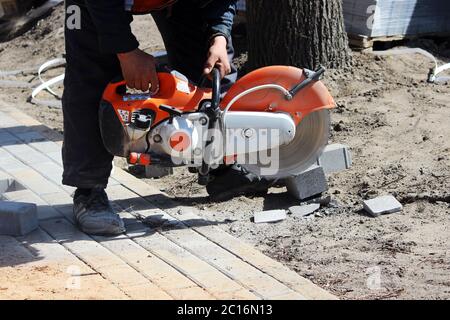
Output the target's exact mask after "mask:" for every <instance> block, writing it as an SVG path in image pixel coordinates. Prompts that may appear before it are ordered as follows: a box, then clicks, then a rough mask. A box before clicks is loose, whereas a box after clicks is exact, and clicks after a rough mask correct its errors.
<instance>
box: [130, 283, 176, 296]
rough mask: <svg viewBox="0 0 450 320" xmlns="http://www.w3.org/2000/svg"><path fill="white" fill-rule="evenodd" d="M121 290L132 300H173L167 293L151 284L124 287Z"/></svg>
mask: <svg viewBox="0 0 450 320" xmlns="http://www.w3.org/2000/svg"><path fill="white" fill-rule="evenodd" d="M123 290H124V291H125V293H126V294H127V295H128V296H129V297H130V298H131V299H133V300H173V298H172V297H171V296H170V295H169V294H168V293H166V292H164V291H161V290H160V289H159V288H158V287H156V286H155V285H153V284H143V285H137V286H130V287H124V288H123Z"/></svg>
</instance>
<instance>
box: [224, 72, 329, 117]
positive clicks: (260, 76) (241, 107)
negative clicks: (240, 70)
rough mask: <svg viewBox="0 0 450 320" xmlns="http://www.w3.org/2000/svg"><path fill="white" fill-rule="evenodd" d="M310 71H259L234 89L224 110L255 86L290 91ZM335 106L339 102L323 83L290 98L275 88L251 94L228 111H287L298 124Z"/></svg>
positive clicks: (318, 82)
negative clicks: (320, 111)
mask: <svg viewBox="0 0 450 320" xmlns="http://www.w3.org/2000/svg"><path fill="white" fill-rule="evenodd" d="M307 72H309V70H306V69H304V70H302V69H299V68H295V67H289V66H270V67H265V68H261V69H258V70H255V71H253V72H251V73H249V74H247V75H246V76H244V77H242V78H241V79H240V80H238V81H237V82H236V83H235V84H234V85H233V86H232V87H231V88H230V90H229V91H228V93H227V94H226V95H225V97H224V98H223V100H222V102H221V107H222V109H224V108H225V107H227V106H229V104H230V102H232V101H233V99H234V98H235V97H237V96H239V95H241V94H242V93H243V92H245V91H248V90H251V89H252V88H255V87H260V86H274V87H276V86H278V87H281V88H284V89H286V91H287V92H288V91H289V90H291V89H292V88H294V87H295V86H297V85H298V84H299V83H302V82H304V81H305V80H307V78H308V77H307ZM335 106H336V103H335V101H334V99H333V97H332V96H331V94H330V93H329V91H328V89H327V88H326V87H325V85H324V84H323V83H322V82H321V81H315V82H314V83H312V84H311V85H309V86H307V87H305V88H304V89H302V90H301V91H299V92H298V93H296V94H295V95H294V96H292V97H291V98H290V99H287V98H286V95H284V94H283V93H282V92H280V90H277V89H275V88H267V89H264V90H258V91H254V92H251V93H249V94H247V95H245V96H243V97H242V98H240V99H239V100H237V101H236V102H234V103H233V104H232V105H231V106H230V107H229V109H228V110H227V111H265V112H284V113H289V114H290V115H291V116H292V119H293V120H294V122H295V124H296V125H298V124H299V123H300V122H301V121H302V119H304V118H305V117H306V116H308V114H310V113H312V112H315V111H319V110H323V109H332V108H334V107H335Z"/></svg>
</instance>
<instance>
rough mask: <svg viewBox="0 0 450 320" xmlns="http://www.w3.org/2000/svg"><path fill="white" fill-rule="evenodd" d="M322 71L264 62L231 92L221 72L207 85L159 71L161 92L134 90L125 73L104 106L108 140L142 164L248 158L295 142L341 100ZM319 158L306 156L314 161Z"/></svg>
mask: <svg viewBox="0 0 450 320" xmlns="http://www.w3.org/2000/svg"><path fill="white" fill-rule="evenodd" d="M322 73H323V71H316V72H313V71H309V70H302V69H298V68H294V67H287V66H272V67H266V68H262V69H259V70H256V71H254V72H251V73H249V74H247V75H246V76H244V77H243V78H241V79H240V80H238V81H237V82H236V83H235V84H234V85H233V86H232V87H231V88H230V90H229V91H228V92H227V94H226V95H225V97H224V98H223V99H220V93H219V91H220V90H219V85H220V79H218V78H217V77H218V73H217V72H216V73H215V77H214V81H213V88H212V89H210V88H200V87H198V86H196V85H194V84H193V83H191V82H190V81H189V80H188V79H187V78H186V77H184V76H183V75H181V74H179V73H178V72H161V73H158V78H159V83H160V90H159V92H158V93H157V94H155V95H153V96H151V95H150V94H149V93H144V94H142V93H138V94H136V93H130V92H128V91H127V88H126V85H125V82H124V81H123V80H121V81H116V82H111V83H110V84H109V85H108V86H107V88H106V89H105V91H104V94H103V99H102V102H101V105H100V109H99V119H100V130H101V134H102V138H103V141H104V145H105V147H106V148H107V150H108V151H109V152H110V153H111V154H113V155H115V156H120V157H126V158H128V159H129V161H130V162H131V163H134V164H142V165H150V164H156V163H158V164H162V165H165V166H181V165H187V166H189V167H193V168H196V169H197V170H198V172H199V173H200V174H201V175H207V174H208V171H209V170H210V169H211V168H215V167H217V166H218V165H220V164H222V163H223V162H224V161H225V162H226V163H230V161H231V162H237V163H240V164H242V165H244V162H245V160H244V159H246V157H248V156H249V155H253V154H256V153H258V152H262V151H267V152H269V153H270V152H271V151H273V150H283V148H285V147H286V146H289V145H290V144H293V143H294V141H295V139H296V137H297V136H298V132H299V128H300V126H301V123H302V121H303V120H304V119H307V118H308V117H309V116H310V114H312V113H315V112H321V111H324V110H328V109H331V108H333V107H334V106H335V102H334V100H333V98H332V97H331V95H330V94H329V92H328V90H327V89H326V87H325V86H324V85H323V84H322V83H321V82H320V81H319V79H318V78H319V77H320V75H321V74H322ZM322 147H323V146H322ZM312 148H316V149H319V148H320V146H317V147H314V146H313V147H312ZM313 151H315V150H313ZM318 151H321V150H318ZM289 153H291V151H289ZM293 156H299V155H293ZM290 157H291V156H290ZM310 157H311V156H310ZM300 158H301V155H300V156H299V159H300ZM230 159H231V160H230ZM314 160H315V159H302V161H303V162H305V163H307V164H311V163H312V162H313V161H314ZM294 161H295V160H294ZM248 168H249V169H250V170H251V171H258V169H254V168H259V167H258V165H257V166H256V167H255V166H250V165H249V166H248ZM295 170H299V168H295ZM295 170H285V172H284V173H282V175H283V176H289V175H293V174H295V172H291V171H295ZM255 173H257V174H258V175H260V176H271V174H267V173H266V174H265V173H264V172H262V171H260V172H255ZM274 177H277V178H280V175H279V174H278V175H277V174H275V175H274Z"/></svg>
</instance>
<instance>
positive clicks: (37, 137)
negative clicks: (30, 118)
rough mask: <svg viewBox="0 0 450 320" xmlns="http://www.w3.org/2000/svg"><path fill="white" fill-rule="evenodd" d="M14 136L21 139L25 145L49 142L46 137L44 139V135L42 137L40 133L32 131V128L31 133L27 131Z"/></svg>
mask: <svg viewBox="0 0 450 320" xmlns="http://www.w3.org/2000/svg"><path fill="white" fill-rule="evenodd" d="M14 135H15V136H16V137H17V138H19V139H20V141H22V142H24V143H27V144H29V143H32V142H39V141H42V142H43V141H45V140H47V138H46V137H44V136H43V135H41V134H40V133H38V132H36V131H32V130H31V128H30V131H25V132H16V133H14Z"/></svg>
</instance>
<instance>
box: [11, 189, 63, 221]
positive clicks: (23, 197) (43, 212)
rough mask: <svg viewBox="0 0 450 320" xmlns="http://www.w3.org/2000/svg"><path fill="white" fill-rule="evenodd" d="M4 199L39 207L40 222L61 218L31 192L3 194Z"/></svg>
mask: <svg viewBox="0 0 450 320" xmlns="http://www.w3.org/2000/svg"><path fill="white" fill-rule="evenodd" d="M3 198H4V199H5V200H9V201H18V202H27V203H33V204H35V205H36V206H37V209H36V210H37V217H38V219H39V220H46V219H53V218H60V217H61V214H60V213H59V212H58V211H56V210H55V209H54V208H53V207H51V206H50V205H49V204H48V203H46V202H45V201H44V200H43V199H42V198H40V197H39V196H38V195H36V194H34V193H33V192H31V191H30V190H26V189H25V190H19V191H12V192H7V193H4V194H3Z"/></svg>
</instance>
